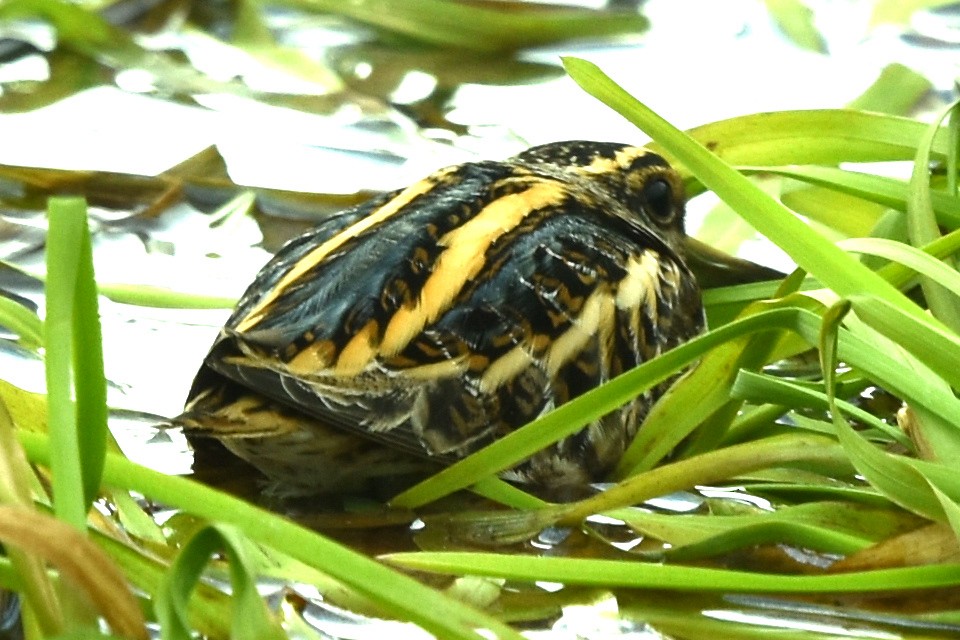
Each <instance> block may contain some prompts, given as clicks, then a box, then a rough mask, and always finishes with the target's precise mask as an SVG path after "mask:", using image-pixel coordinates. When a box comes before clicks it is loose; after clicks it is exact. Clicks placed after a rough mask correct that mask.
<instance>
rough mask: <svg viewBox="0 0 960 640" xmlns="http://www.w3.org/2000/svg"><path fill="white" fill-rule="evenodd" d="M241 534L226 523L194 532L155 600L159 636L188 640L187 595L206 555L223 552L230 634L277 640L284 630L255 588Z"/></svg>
mask: <svg viewBox="0 0 960 640" xmlns="http://www.w3.org/2000/svg"><path fill="white" fill-rule="evenodd" d="M250 544H251V543H250V542H249V541H248V540H246V539H245V538H244V537H243V535H242V534H241V533H240V532H239V531H237V530H235V529H233V528H232V527H228V526H225V525H211V526H207V527H204V528H202V529H200V530H199V531H197V532H196V533H195V534H194V535H193V537H192V538H191V539H190V540H189V541H188V542H187V543H186V544H185V545H184V546H183V547H182V548H181V549H180V553H179V554H178V555H177V558H176V560H174V562H173V565H171V567H170V571H169V572H168V574H167V579H166V581H165V583H164V584H163V586H162V587H161V588H160V590H159V591H158V592H157V595H156V596H155V598H154V604H153V609H154V612H155V613H156V615H157V620H158V621H159V622H160V631H161V638H163V640H190V639H191V638H192V637H193V635H192V633H191V631H190V625H189V602H190V595H191V593H192V592H193V590H194V588H195V587H196V585H197V584H198V582H199V580H200V577H201V575H202V574H203V569H204V567H206V565H207V562H208V561H209V559H210V556H211V555H213V554H217V553H221V552H222V553H224V554H225V556H226V559H227V561H228V562H229V566H230V591H231V594H232V600H231V604H232V609H233V622H232V624H231V633H230V637H231V638H236V640H259V639H260V638H263V639H265V640H269V639H273V640H282V639H283V638H286V637H287V636H286V634H285V633H284V632H283V629H281V627H280V625H279V623H278V621H277V620H276V619H274V618H273V617H272V616H271V615H270V612H269V611H268V610H267V607H266V604H265V603H264V601H263V599H262V598H261V597H260V595H259V593H258V592H257V584H256V577H257V576H256V571H255V566H254V563H253V561H252V558H251V556H252V555H253V554H252V552H251V550H250V549H248V548H247V547H248V546H249V545H250Z"/></svg>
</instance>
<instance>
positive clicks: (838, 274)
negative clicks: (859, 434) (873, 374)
mask: <svg viewBox="0 0 960 640" xmlns="http://www.w3.org/2000/svg"><path fill="white" fill-rule="evenodd" d="M564 65H565V66H566V68H567V72H568V73H569V74H570V76H571V77H572V78H573V79H574V81H576V82H577V83H578V84H579V85H580V86H581V87H582V88H584V89H585V90H586V91H587V92H588V93H590V94H591V95H593V96H594V97H595V98H597V99H599V100H600V101H601V102H604V103H605V104H607V106H609V107H611V108H612V109H614V110H615V111H617V112H618V113H619V114H620V115H622V116H624V117H625V118H626V119H627V120H629V121H630V122H632V123H633V124H635V125H637V126H638V127H640V128H641V129H643V130H645V131H646V132H647V133H648V134H650V135H651V137H653V138H654V139H655V140H657V141H658V142H659V143H660V144H662V145H663V146H664V147H666V148H668V149H670V151H671V153H672V154H673V155H675V156H676V157H677V158H678V159H679V160H680V161H681V162H682V164H684V165H685V166H686V167H687V168H688V169H689V170H690V171H692V172H693V174H694V175H696V176H697V178H698V179H699V180H700V181H701V182H702V183H703V184H704V185H705V186H706V187H707V188H709V189H710V190H712V191H713V192H714V193H716V194H717V195H718V196H720V198H721V199H723V200H724V201H725V202H727V203H728V204H729V205H730V206H731V207H732V208H733V209H734V210H735V211H737V213H739V214H740V215H741V216H743V217H744V219H746V220H747V222H749V223H750V224H751V225H753V226H754V228H756V229H757V230H758V231H759V232H760V233H762V234H763V235H765V236H766V237H768V238H769V239H770V240H771V241H773V242H774V243H775V244H776V245H777V246H779V247H780V248H781V249H783V250H784V251H785V252H786V253H787V254H788V255H790V257H791V258H793V260H794V261H796V263H797V264H798V265H800V266H801V267H802V268H804V269H805V270H806V271H807V272H808V273H810V274H811V275H813V276H814V277H816V278H817V279H819V280H820V281H821V282H823V283H824V284H825V285H827V286H828V287H830V288H831V289H833V290H834V291H836V292H837V293H838V294H839V295H841V296H845V295H852V294H857V293H869V294H872V295H875V296H877V297H878V298H882V299H884V300H887V301H889V302H890V303H891V304H892V305H894V306H896V307H898V308H900V309H903V310H904V311H905V312H906V313H908V314H910V315H913V316H914V317H916V318H918V319H922V320H921V321H922V322H928V320H927V319H926V318H925V316H924V313H923V311H922V310H921V309H920V308H919V307H917V306H916V305H915V304H913V303H912V302H910V301H909V300H908V299H907V298H905V297H904V296H903V294H901V293H900V292H899V291H897V290H896V289H895V288H893V287H892V286H891V285H890V284H889V283H888V282H886V281H885V280H883V278H881V277H879V276H878V275H877V274H876V273H874V272H873V271H870V270H869V269H867V268H866V267H864V266H863V265H862V264H860V263H859V262H857V261H856V260H854V259H852V258H851V257H850V256H848V255H846V254H845V253H844V252H843V251H842V250H841V249H839V248H838V247H836V246H834V245H833V244H831V243H829V242H826V241H824V239H823V238H822V237H820V236H819V235H818V234H816V233H815V232H813V231H812V230H811V229H810V228H809V227H808V226H807V225H806V224H805V223H804V222H802V221H801V220H798V219H797V218H796V217H795V216H794V215H793V214H792V213H791V212H790V211H789V209H787V208H786V207H784V206H783V205H782V204H780V203H779V202H777V201H776V200H774V199H772V198H770V197H769V196H768V195H767V194H765V193H764V192H763V191H762V190H761V189H760V188H759V187H757V186H756V185H755V184H754V183H753V182H751V181H750V180H748V179H747V178H745V177H744V176H743V175H741V174H740V173H738V172H737V171H736V170H735V169H733V168H732V167H731V166H730V165H728V164H727V163H725V162H724V161H723V160H721V159H720V158H718V157H717V156H716V155H714V154H713V153H711V152H710V151H708V150H707V149H706V148H705V147H703V146H702V145H701V144H700V143H698V142H697V141H696V140H694V139H693V138H692V137H690V136H689V135H688V134H685V133H683V132H682V131H680V130H678V129H676V128H675V127H673V126H672V125H670V124H669V123H668V122H667V121H666V120H664V119H663V118H661V117H660V116H658V115H657V114H655V113H654V112H653V111H651V110H650V109H649V108H648V107H646V106H645V105H644V104H642V103H641V102H639V101H638V100H636V99H635V98H634V97H633V96H631V95H630V94H628V93H627V92H626V91H624V90H623V89H622V88H621V87H620V86H618V85H617V84H616V83H615V82H613V80H611V79H610V78H609V77H608V76H607V75H606V74H604V73H603V72H602V71H601V70H600V69H599V68H598V67H597V66H596V65H594V64H593V63H590V62H587V61H585V60H580V59H577V58H569V57H568V58H564Z"/></svg>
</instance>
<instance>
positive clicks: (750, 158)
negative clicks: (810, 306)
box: [575, 63, 950, 195]
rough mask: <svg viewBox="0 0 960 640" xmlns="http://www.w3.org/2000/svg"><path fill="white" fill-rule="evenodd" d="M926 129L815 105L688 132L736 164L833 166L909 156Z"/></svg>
mask: <svg viewBox="0 0 960 640" xmlns="http://www.w3.org/2000/svg"><path fill="white" fill-rule="evenodd" d="M575 64H576V63H575ZM927 128H928V125H927V124H926V123H923V122H918V121H916V120H912V119H910V118H901V117H898V116H890V115H884V114H879V113H867V112H864V111H853V110H850V109H817V110H812V111H811V110H804V111H777V112H770V113H755V114H751V115H746V116H738V117H736V118H730V119H728V120H720V121H718V122H712V123H710V124H705V125H702V126H699V127H695V128H693V129H690V130H689V131H688V132H687V133H688V134H689V135H690V137H692V138H693V139H694V140H697V141H698V142H700V143H701V144H702V145H704V146H705V147H707V148H708V149H710V150H711V151H712V152H713V153H715V154H717V156H719V157H720V158H721V159H723V160H725V161H726V162H728V163H729V164H731V165H735V166H739V165H747V166H783V165H828V166H830V165H833V166H837V165H839V164H840V163H842V162H887V161H892V160H913V159H914V158H915V156H916V153H917V147H918V146H919V145H920V140H921V139H922V137H923V135H924V133H925V132H926V131H927ZM648 147H649V148H650V149H651V150H652V151H655V152H657V153H659V154H661V155H662V156H664V157H665V158H666V159H667V160H668V161H670V162H671V163H675V164H676V166H675V168H676V169H677V170H678V171H679V172H680V173H681V174H682V175H684V176H687V177H690V169H689V168H688V167H685V166H683V164H682V163H678V162H676V160H677V157H676V156H675V155H674V153H673V150H672V149H669V148H667V146H666V145H664V144H662V143H661V142H660V141H657V140H655V141H654V142H652V143H650V144H649V145H648ZM933 152H934V153H935V154H936V156H937V157H938V158H945V157H947V155H948V154H949V153H950V149H949V146H948V143H947V142H946V141H945V140H941V139H940V137H939V136H938V137H937V139H936V140H935V141H934V144H933ZM699 184H700V183H699V182H696V183H695V184H691V185H688V186H689V187H690V189H691V195H694V194H696V193H698V192H699V191H698V186H699ZM701 188H702V187H701Z"/></svg>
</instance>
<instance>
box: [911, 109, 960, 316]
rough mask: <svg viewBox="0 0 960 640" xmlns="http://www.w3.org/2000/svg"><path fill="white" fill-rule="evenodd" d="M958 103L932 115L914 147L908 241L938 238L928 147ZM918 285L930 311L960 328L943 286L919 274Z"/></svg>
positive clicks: (959, 311)
mask: <svg viewBox="0 0 960 640" xmlns="http://www.w3.org/2000/svg"><path fill="white" fill-rule="evenodd" d="M958 105H960V101H958V102H956V103H954V104H952V105H950V106H949V107H948V108H947V109H945V110H944V111H943V112H942V113H941V114H939V115H938V117H936V118H934V121H933V123H932V124H931V125H930V126H929V128H928V129H927V132H926V134H925V135H924V137H923V139H922V140H921V143H920V145H919V146H918V147H917V157H916V160H915V161H914V163H913V174H912V176H911V178H910V192H909V198H908V199H907V234H908V236H909V238H910V243H911V244H913V245H914V246H923V245H926V244H929V243H931V242H933V241H935V240H937V239H938V238H939V237H940V229H939V228H938V226H937V221H936V218H935V217H934V214H933V203H932V198H931V196H930V168H929V167H930V148H931V147H932V146H933V141H934V139H935V138H936V137H937V134H938V133H939V132H940V123H941V122H942V121H943V120H944V119H945V118H946V117H947V116H949V115H950V113H951V112H952V111H953V109H954V108H956V107H957V106H958ZM920 287H921V288H922V289H923V295H924V298H926V301H927V305H928V306H929V308H930V311H931V313H933V315H934V316H935V317H936V318H937V319H939V320H940V321H941V322H943V323H944V324H946V325H947V326H948V327H950V328H952V329H953V330H954V331H958V330H960V302H958V301H957V300H956V299H955V298H954V297H952V296H949V295H947V294H946V292H945V291H944V289H943V287H941V286H940V284H939V283H938V282H937V281H936V280H934V279H932V278H928V277H925V276H923V277H921V278H920Z"/></svg>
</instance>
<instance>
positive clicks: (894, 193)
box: [738, 166, 960, 229]
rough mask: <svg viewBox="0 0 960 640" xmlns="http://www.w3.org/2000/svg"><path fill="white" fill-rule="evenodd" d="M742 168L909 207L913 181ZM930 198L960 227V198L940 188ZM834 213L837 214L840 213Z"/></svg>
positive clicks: (948, 223) (950, 224)
mask: <svg viewBox="0 0 960 640" xmlns="http://www.w3.org/2000/svg"><path fill="white" fill-rule="evenodd" d="M738 169H740V170H741V171H743V172H744V173H747V174H754V173H759V174H773V175H778V176H784V177H786V178H792V179H794V180H801V181H803V182H807V183H809V184H815V185H820V186H823V187H827V188H830V189H835V190H837V191H840V192H842V193H846V194H848V195H852V196H857V197H859V198H863V199H864V200H869V201H870V202H876V203H877V204H882V205H884V206H887V207H893V208H895V209H897V210H899V211H906V210H907V199H908V197H909V183H907V182H905V181H903V180H898V179H896V178H889V177H886V176H875V175H871V174H868V173H861V172H859V171H848V170H846V169H837V168H836V167H818V166H802V167H772V166H771V167H753V166H742V167H738ZM930 197H931V204H932V205H933V210H934V212H935V213H936V216H937V222H938V223H939V224H941V225H943V226H945V227H947V228H948V229H957V228H960V198H957V197H956V196H953V195H950V194H947V193H942V192H940V191H931V192H930ZM832 213H833V214H834V215H836V212H832Z"/></svg>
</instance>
